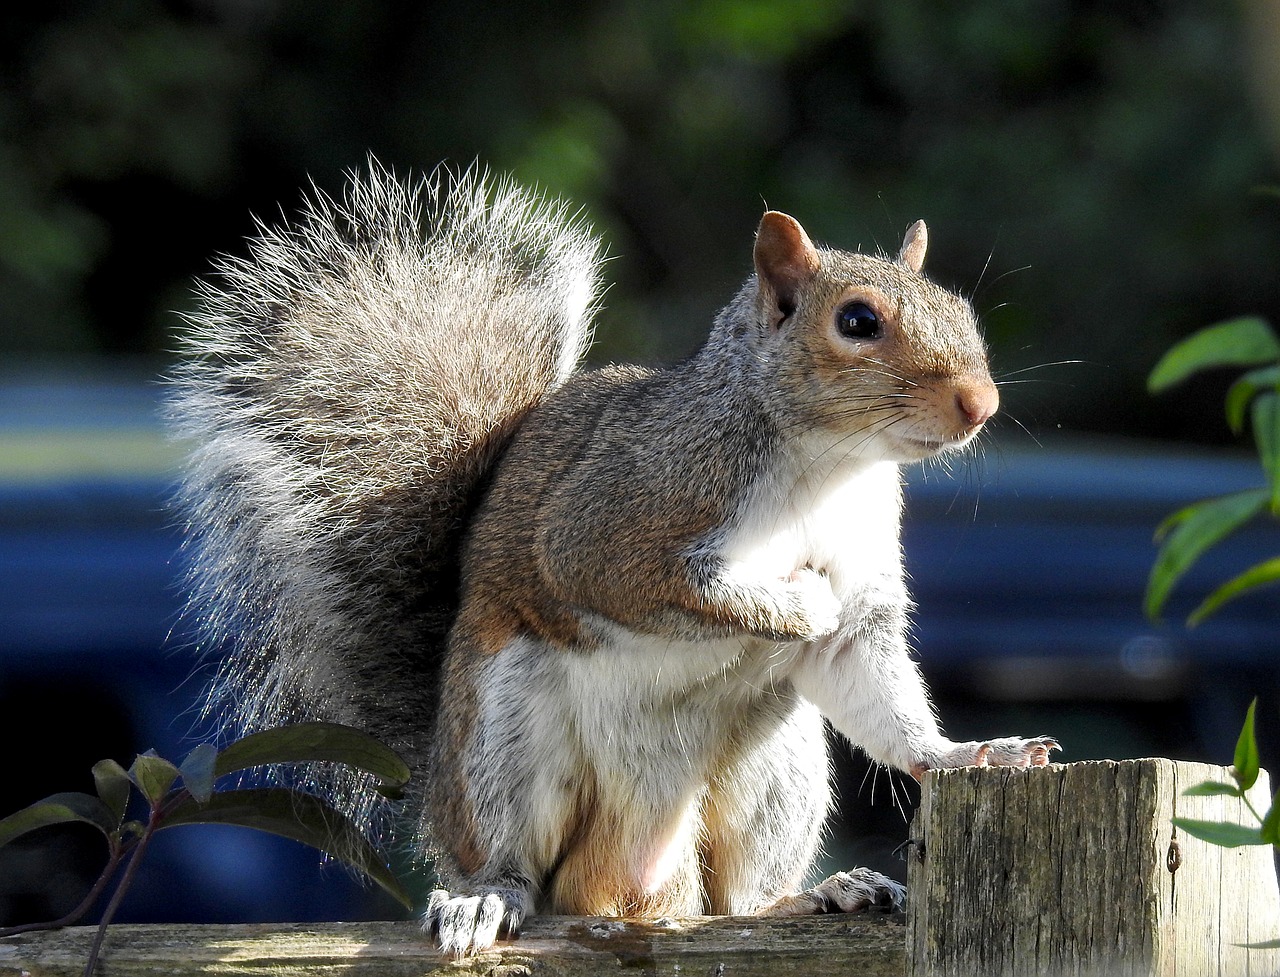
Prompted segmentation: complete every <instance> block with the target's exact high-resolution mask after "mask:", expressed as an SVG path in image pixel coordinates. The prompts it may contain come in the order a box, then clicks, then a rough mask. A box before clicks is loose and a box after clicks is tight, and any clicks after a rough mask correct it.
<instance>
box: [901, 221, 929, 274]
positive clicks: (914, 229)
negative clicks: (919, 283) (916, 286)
mask: <svg viewBox="0 0 1280 977" xmlns="http://www.w3.org/2000/svg"><path fill="white" fill-rule="evenodd" d="M928 246H929V228H927V227H925V226H924V221H916V222H915V223H914V224H912V225H911V226H910V227H908V228H907V235H906V237H904V238H903V239H902V250H900V251H899V252H898V264H900V265H906V266H907V268H909V269H910V270H911V271H914V272H915V273H916V274H917V275H918V274H920V269H921V268H923V267H924V252H925V249H926V248H927V247H928Z"/></svg>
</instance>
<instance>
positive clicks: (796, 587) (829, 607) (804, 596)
mask: <svg viewBox="0 0 1280 977" xmlns="http://www.w3.org/2000/svg"><path fill="white" fill-rule="evenodd" d="M787 586H788V589H789V591H790V594H791V598H792V602H793V615H794V617H795V619H796V626H795V634H796V637H798V638H801V639H802V640H805V641H813V640H815V639H816V638H825V637H826V636H827V635H829V634H832V633H834V632H835V630H836V629H837V628H838V627H840V612H841V611H842V610H843V607H842V605H841V604H840V599H839V598H838V597H836V595H835V592H834V591H833V590H832V589H831V581H830V580H828V579H827V575H826V574H825V573H819V572H818V571H817V570H814V569H812V568H810V567H801V568H800V569H799V570H796V571H795V572H794V573H793V574H791V578H790V579H789V580H788V581H787Z"/></svg>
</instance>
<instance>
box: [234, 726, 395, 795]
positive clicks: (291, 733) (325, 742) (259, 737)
mask: <svg viewBox="0 0 1280 977" xmlns="http://www.w3.org/2000/svg"><path fill="white" fill-rule="evenodd" d="M313 760H321V761H330V762H333V763H345V764H347V765H348V766H352V767H357V768H358V769H360V770H365V771H367V772H369V773H371V774H373V775H374V776H376V777H378V778H380V779H381V780H382V781H383V782H384V783H386V784H389V785H391V786H392V787H399V786H401V785H403V784H405V783H406V782H407V781H408V780H409V767H408V766H407V765H406V764H405V762H404V761H403V760H401V759H400V757H399V755H397V754H396V753H395V751H393V750H392V749H390V748H389V747H386V746H383V745H382V743H380V742H378V740H376V739H374V738H373V737H372V736H370V735H369V734H368V733H365V732H362V731H361V730H358V729H354V728H352V727H351V726H342V725H339V724H338V723H297V724H296V725H293V726H281V727H279V728H277V729H268V730H264V731H262V732H261V733H252V734H250V735H249V736H246V737H244V738H243V739H240V740H237V741H236V742H234V743H232V744H231V745H230V746H228V747H227V748H226V749H225V750H223V751H222V752H221V753H220V754H218V763H217V766H216V767H215V773H216V775H217V776H219V777H221V776H222V775H223V774H228V773H232V772H234V771H236V770H244V769H245V768H247V767H257V766H262V765H264V764H268V763H301V762H307V761H313Z"/></svg>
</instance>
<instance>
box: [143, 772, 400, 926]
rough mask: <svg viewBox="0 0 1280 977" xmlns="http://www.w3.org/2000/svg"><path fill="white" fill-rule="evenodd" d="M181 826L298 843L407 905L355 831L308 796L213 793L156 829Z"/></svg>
mask: <svg viewBox="0 0 1280 977" xmlns="http://www.w3.org/2000/svg"><path fill="white" fill-rule="evenodd" d="M181 824H233V825H238V826H239V827H243V828H253V829H255V830H258V831H266V832H269V833H270V834H275V835H280V836H281V837H284V838H289V839H292V840H293V841H300V842H302V843H303V844H304V845H310V846H311V847H312V848H318V849H320V850H321V851H325V852H328V853H329V854H330V855H332V856H333V857H335V858H337V859H339V860H341V861H343V862H345V863H346V864H348V865H350V866H351V867H352V868H354V869H356V870H357V871H359V872H362V873H363V874H364V875H366V876H368V877H369V878H370V879H372V880H373V881H374V882H377V883H378V884H379V885H380V886H382V887H383V888H384V889H386V890H387V892H389V893H390V894H391V895H392V896H394V897H395V898H396V899H398V900H399V901H400V902H401V903H403V904H404V905H405V906H409V905H410V899H409V895H408V893H407V892H406V891H405V889H404V886H403V885H401V884H400V880H399V879H397V878H396V877H395V876H394V875H393V874H392V873H391V871H390V869H388V868H387V865H386V862H385V860H384V859H383V857H382V855H381V854H380V853H379V852H378V850H377V849H376V848H375V847H374V846H373V845H371V844H370V843H369V841H368V839H367V838H365V836H364V835H363V834H362V833H361V831H360V829H359V828H357V827H356V825H355V824H354V823H353V822H352V821H351V820H350V819H348V818H347V817H345V816H344V815H342V814H340V813H339V812H338V811H335V810H334V809H333V808H331V807H329V806H328V805H327V804H325V803H324V801H322V800H320V798H318V797H316V796H314V795H312V794H305V793H303V792H301V791H296V790H289V789H286V788H283V787H258V788H250V789H245V790H224V791H219V792H217V793H215V794H214V795H213V796H212V797H211V798H210V799H209V802H208V803H207V804H199V803H197V802H196V801H194V800H193V799H190V798H187V799H184V800H183V801H182V802H181V803H179V804H178V805H177V807H175V808H174V809H173V810H172V811H171V812H170V813H169V815H168V816H167V817H166V818H165V820H164V824H163V825H161V827H163V828H169V827H174V826H176V825H181Z"/></svg>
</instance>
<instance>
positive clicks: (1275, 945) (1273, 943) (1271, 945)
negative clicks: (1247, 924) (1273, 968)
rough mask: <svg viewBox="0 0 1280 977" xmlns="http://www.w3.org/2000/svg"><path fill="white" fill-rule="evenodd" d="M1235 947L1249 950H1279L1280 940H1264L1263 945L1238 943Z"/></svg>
mask: <svg viewBox="0 0 1280 977" xmlns="http://www.w3.org/2000/svg"><path fill="white" fill-rule="evenodd" d="M1235 945H1236V946H1242V947H1245V948H1246V949H1249V950H1277V949H1280V940H1263V941H1262V942H1261V943H1237V944H1235Z"/></svg>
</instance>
